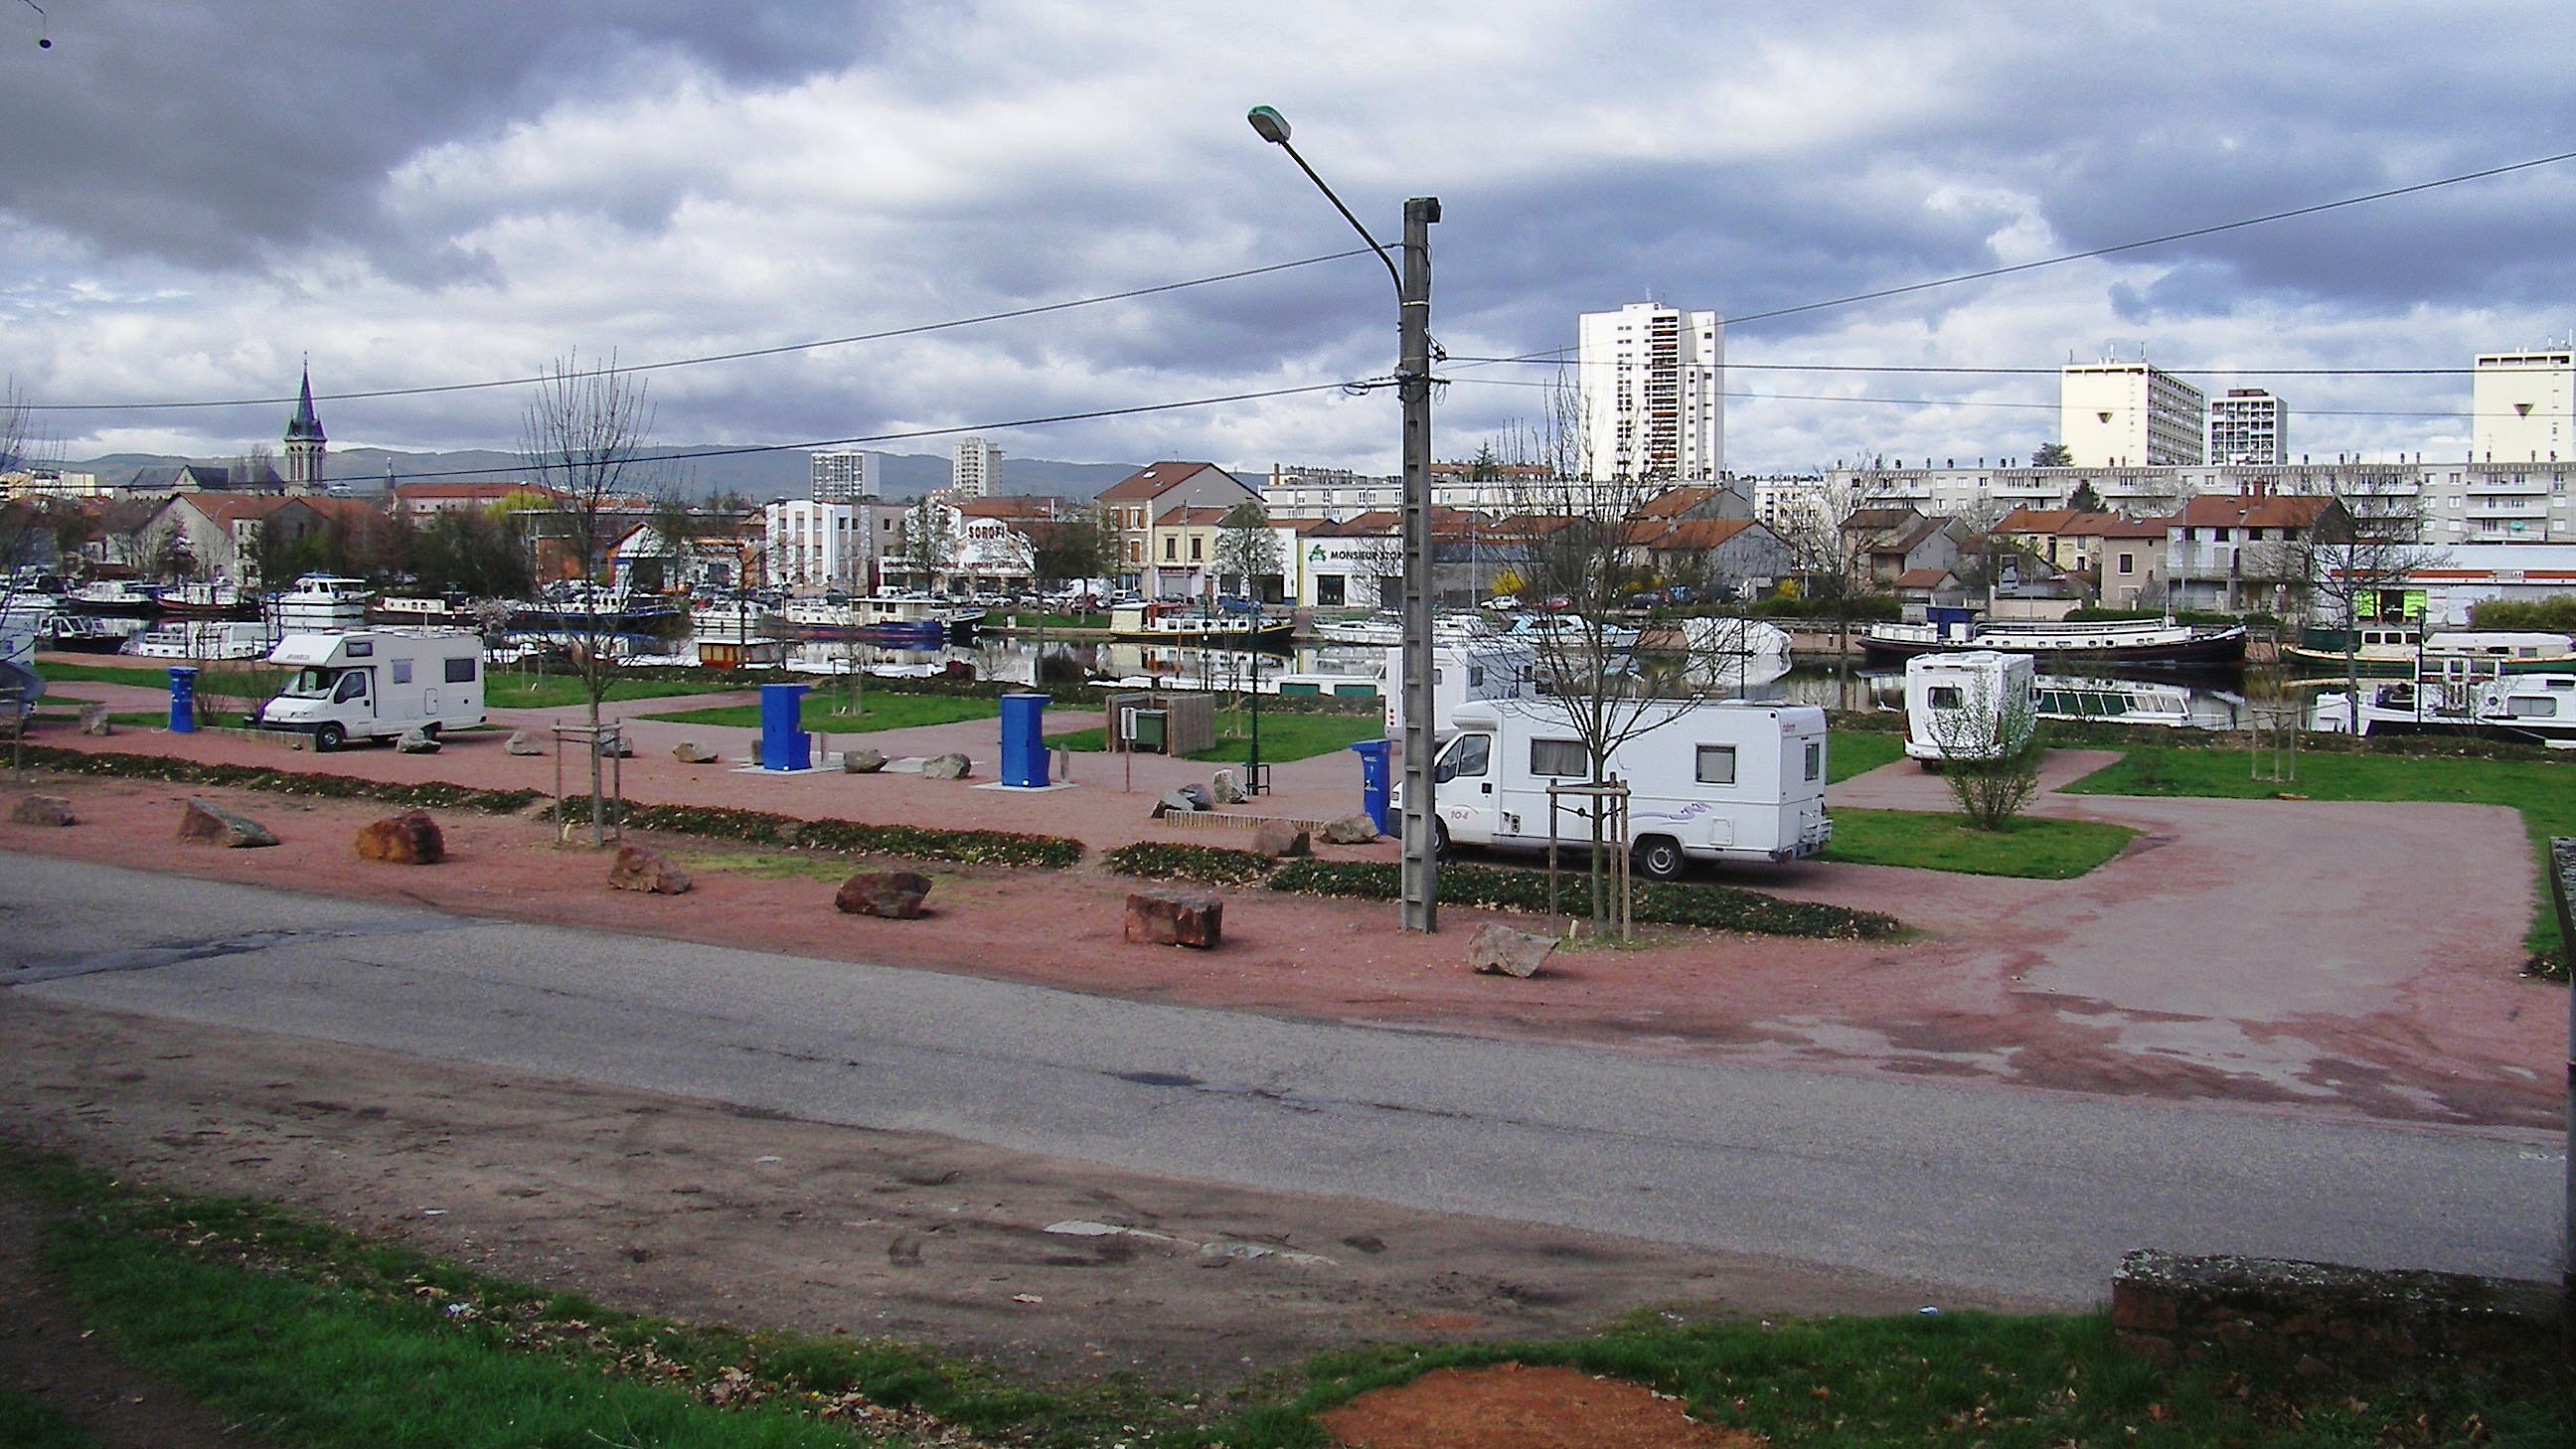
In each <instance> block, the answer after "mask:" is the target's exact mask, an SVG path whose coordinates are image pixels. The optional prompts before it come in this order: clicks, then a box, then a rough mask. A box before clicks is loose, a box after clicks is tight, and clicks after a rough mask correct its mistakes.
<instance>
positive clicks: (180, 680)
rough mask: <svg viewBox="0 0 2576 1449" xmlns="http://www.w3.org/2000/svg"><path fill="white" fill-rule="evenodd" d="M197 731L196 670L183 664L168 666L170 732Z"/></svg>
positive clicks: (188, 733) (191, 732)
mask: <svg viewBox="0 0 2576 1449" xmlns="http://www.w3.org/2000/svg"><path fill="white" fill-rule="evenodd" d="M196 732H197V671H196V670H195V669H193V668H191V667H190V666H188V665H185V664H173V665H171V666H170V733H172V734H174V735H193V734H195V733H196Z"/></svg>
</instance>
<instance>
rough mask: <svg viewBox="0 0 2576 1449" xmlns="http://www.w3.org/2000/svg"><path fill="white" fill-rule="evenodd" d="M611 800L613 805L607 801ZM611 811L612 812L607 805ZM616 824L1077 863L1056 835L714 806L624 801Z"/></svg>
mask: <svg viewBox="0 0 2576 1449" xmlns="http://www.w3.org/2000/svg"><path fill="white" fill-rule="evenodd" d="M612 804H613V802H612ZM611 813H612V814H614V813H615V812H614V810H613V809H612V812H611ZM559 816H560V818H561V819H564V820H569V821H574V822H586V821H588V820H589V819H590V797H589V796H587V795H577V796H574V797H573V798H571V799H569V800H566V801H564V802H563V804H562V806H561V807H560V810H559ZM620 823H621V824H625V825H629V826H633V827H634V828H635V829H637V830H661V831H667V832H669V833H671V834H674V835H696V836H701V837H704V838H706V839H710V840H733V841H740V842H742V843H744V844H746V845H777V846H784V847H787V848H789V849H793V850H829V851H837V852H840V853H843V854H847V855H890V856H897V857H900V858H902V859H905V860H948V861H956V862H959V863H960V864H965V865H1002V866H1027V867H1034V868H1037V869H1042V870H1062V869H1064V868H1066V867H1068V866H1071V865H1075V864H1077V863H1079V862H1080V861H1081V859H1082V851H1083V845H1082V842H1081V841H1079V840H1073V839H1069V838H1067V837H1065V836H1061V835H1031V834H1026V833H1023V832H1020V831H1016V830H944V829H941V828H939V827H937V826H931V825H875V824H870V823H868V822H866V821H861V820H799V819H797V818H795V817H794V816H791V815H773V814H770V813H769V812H768V811H765V810H730V809H727V808H725V807H723V806H720V805H639V804H636V803H635V802H634V801H631V800H630V801H628V802H626V808H625V811H624V813H623V815H622V817H621V818H620Z"/></svg>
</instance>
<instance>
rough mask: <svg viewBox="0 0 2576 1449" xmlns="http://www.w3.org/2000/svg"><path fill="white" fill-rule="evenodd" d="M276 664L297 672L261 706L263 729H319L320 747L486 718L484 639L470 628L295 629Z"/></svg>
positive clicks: (315, 733) (272, 658) (316, 742)
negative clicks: (305, 631) (308, 631)
mask: <svg viewBox="0 0 2576 1449" xmlns="http://www.w3.org/2000/svg"><path fill="white" fill-rule="evenodd" d="M268 662H269V663H271V664H287V665H292V666H294V667H295V678H294V679H292V680H290V681H288V683H287V686H286V688H285V689H284V690H283V691H281V692H280V693H279V694H278V696H277V697H276V698H275V699H272V700H270V701H269V702H268V703H267V704H265V705H262V706H260V711H259V727H260V728H261V729H266V730H284V731H288V732H290V733H294V734H304V735H311V736H312V737H313V748H315V749H316V750H329V749H336V748H338V747H339V746H340V745H341V744H342V743H343V742H344V741H348V740H363V739H375V738H379V737H388V736H395V735H400V734H403V733H405V732H406V731H409V730H415V729H416V730H419V731H420V732H421V733H423V734H427V735H436V734H437V733H438V732H439V731H440V730H443V729H465V728H467V727H469V726H473V725H479V724H481V723H482V722H483V639H482V636H481V635H478V634H474V633H471V632H469V631H466V630H461V629H361V630H357V631H354V632H351V633H347V634H289V635H287V636H286V637H285V638H283V639H281V640H279V641H278V644H277V648H275V649H274V650H272V651H270V653H269V656H268Z"/></svg>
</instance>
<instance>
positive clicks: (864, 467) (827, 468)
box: [805, 448, 877, 503]
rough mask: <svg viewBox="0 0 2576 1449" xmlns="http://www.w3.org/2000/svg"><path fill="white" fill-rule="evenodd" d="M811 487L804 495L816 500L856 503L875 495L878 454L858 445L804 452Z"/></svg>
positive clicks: (818, 501) (819, 501) (817, 501)
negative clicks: (863, 450)
mask: <svg viewBox="0 0 2576 1449" xmlns="http://www.w3.org/2000/svg"><path fill="white" fill-rule="evenodd" d="M805 466H806V469H807V477H808V479H809V484H810V486H809V487H808V489H807V496H808V497H809V498H811V499H812V500H813V501H814V502H816V503H856V502H858V501H859V500H861V499H863V498H874V497H876V496H877V456H876V454H874V453H867V452H862V451H860V450H859V449H857V448H842V449H834V450H830V451H818V452H812V453H808V454H806V455H805Z"/></svg>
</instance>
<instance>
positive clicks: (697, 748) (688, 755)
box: [671, 740, 724, 765]
mask: <svg viewBox="0 0 2576 1449" xmlns="http://www.w3.org/2000/svg"><path fill="white" fill-rule="evenodd" d="M671 758H672V759H675V760H677V761H679V762H680V763H681V764H683V765H712V764H714V763H715V762H716V761H718V760H720V759H722V758H724V757H723V756H721V755H719V754H717V753H716V752H715V751H713V750H711V749H708V748H707V747H706V746H704V745H702V744H699V743H698V742H697V741H696V740H682V741H680V742H679V743H678V744H676V745H673V746H671Z"/></svg>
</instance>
